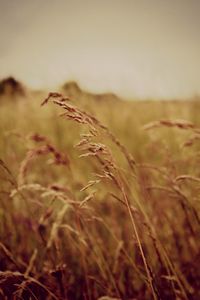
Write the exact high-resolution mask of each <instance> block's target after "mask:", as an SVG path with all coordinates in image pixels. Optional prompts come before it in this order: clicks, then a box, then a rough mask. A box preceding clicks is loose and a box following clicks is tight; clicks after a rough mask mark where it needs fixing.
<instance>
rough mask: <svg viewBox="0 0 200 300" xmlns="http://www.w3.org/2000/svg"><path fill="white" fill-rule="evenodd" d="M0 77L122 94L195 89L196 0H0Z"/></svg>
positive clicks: (199, 73)
mask: <svg viewBox="0 0 200 300" xmlns="http://www.w3.org/2000/svg"><path fill="white" fill-rule="evenodd" d="M0 38H1V40H0V78H3V77H5V76H8V75H14V76H16V77H17V78H18V79H20V80H23V81H24V82H25V83H26V84H28V85H30V86H32V87H36V88H41V87H48V88H50V87H52V88H54V87H55V86H56V85H57V84H62V83H63V82H65V81H67V80H71V79H73V80H77V81H78V82H79V83H80V85H81V86H82V87H84V88H87V89H89V90H92V91H96V92H101V91H113V92H116V93H119V94H120V95H123V96H126V97H134V96H136V97H188V96H190V95H194V94H196V93H200V0H40V1H39V0H0Z"/></svg>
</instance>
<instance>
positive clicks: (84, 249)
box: [0, 93, 200, 300]
mask: <svg viewBox="0 0 200 300" xmlns="http://www.w3.org/2000/svg"><path fill="white" fill-rule="evenodd" d="M46 96H47V95H45V96H44V95H43V94H42V93H41V95H40V94H37V95H36V94H35V95H32V96H29V97H27V98H23V99H15V101H13V99H5V98H4V99H2V100H1V102H0V159H1V160H0V299H7V300H9V299H27V300H30V299H41V300H43V299H64V300H65V299H66V300H67V299H69V300H74V299H85V300H92V299H102V300H103V299H104V300H106V299H107V300H109V299H125V300H126V299H129V300H131V299H132V300H136V299H137V300H143V299H144V300H146V299H147V300H149V299H166V300H170V299H176V300H180V299H184V300H185V299H188V300H190V299H192V300H198V299H200V215H199V209H200V196H199V195H200V194H199V192H200V168H199V163H200V118H199V110H200V102H198V100H191V101H189V100H188V101H140V102H139V101H120V100H114V99H111V100H110V101H104V100H102V101H97V100H96V99H95V98H94V99H93V98H92V97H91V98H88V99H87V97H82V98H81V99H72V100H68V99H66V98H65V97H64V96H62V95H61V94H51V95H50V96H49V97H48V98H47V100H46V101H45V103H44V102H43V101H44V99H45V97H46ZM29 98H30V99H29ZM42 102H43V104H44V105H42V106H41V103H42Z"/></svg>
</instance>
